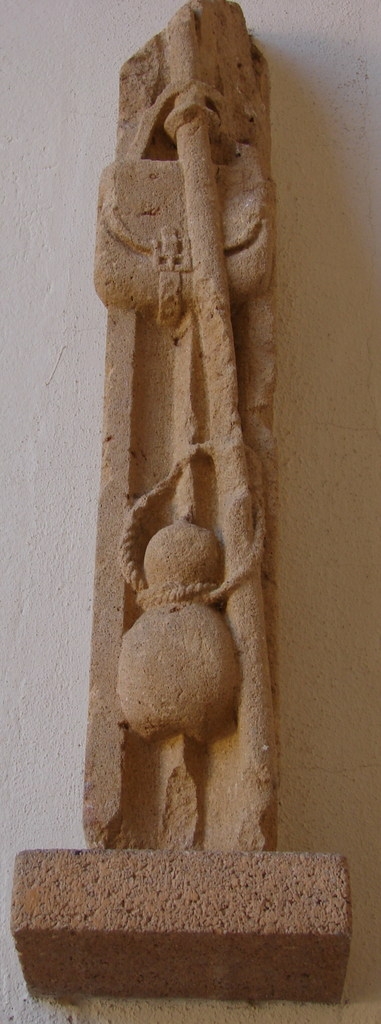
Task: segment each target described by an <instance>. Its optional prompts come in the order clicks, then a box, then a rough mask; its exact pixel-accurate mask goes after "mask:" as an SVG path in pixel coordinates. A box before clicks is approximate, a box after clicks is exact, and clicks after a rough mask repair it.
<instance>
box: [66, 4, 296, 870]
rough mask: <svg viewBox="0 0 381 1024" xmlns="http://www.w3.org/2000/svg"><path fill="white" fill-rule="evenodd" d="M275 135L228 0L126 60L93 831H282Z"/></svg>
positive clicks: (91, 756) (105, 280) (114, 239)
mask: <svg viewBox="0 0 381 1024" xmlns="http://www.w3.org/2000/svg"><path fill="white" fill-rule="evenodd" d="M268 134H269V129H268V109H267V86H266V70H265V68H264V64H263V60H262V58H260V56H259V54H258V52H257V51H256V50H255V48H254V47H253V45H252V43H251V41H250V39H249V37H248V35H247V32H246V28H245V24H244V20H243V17H242V13H241V11H240V9H239V8H238V7H236V6H235V5H231V4H228V3H227V2H226V0H205V2H203V3H202V4H198V3H191V4H189V5H187V6H186V7H184V8H182V9H181V10H180V11H179V12H178V14H177V15H176V16H175V17H174V18H173V20H172V21H171V23H170V25H169V27H168V29H167V32H166V33H162V34H161V35H160V36H158V37H156V39H154V40H153V41H152V42H151V43H150V44H148V46H147V47H146V48H145V49H144V50H143V51H141V53H140V54H138V55H137V57H135V58H133V59H132V60H131V61H129V62H128V63H127V65H125V67H124V68H123V70H122V75H121V109H120V121H119V132H118V147H117V155H116V162H115V164H114V165H113V166H112V167H110V168H107V169H106V171H105V172H104V175H103V179H102V183H101V188H100V203H99V218H98V237H97V258H96V272H95V280H96V287H97V290H98V292H99V294H100V296H101V298H102V299H103V301H104V302H105V304H106V305H107V306H108V307H109V354H108V361H110V366H109V367H108V373H107V375H106V401H105V409H106V412H105V418H106V423H105V436H106V440H105V449H106V451H105V458H104V472H103V488H102V501H101V510H100V523H99V544H98V556H97V567H98V573H97V581H96V595H95V625H94V658H93V671H92V701H91V703H92V713H91V717H90V726H89V738H88V754H87V783H86V788H87V801H86V822H87V830H88V837H89V840H90V842H93V843H94V842H95V843H96V844H98V843H101V844H104V845H106V846H109V845H112V846H115V845H117V846H128V847H138V848H139V847H145V846H148V847H149V848H155V847H172V846H175V847H176V846H177V847H180V848H181V847H184V848H186V847H196V848H202V849H233V850H234V849H241V850H245V849H246V850H247V849H258V850H259V849H264V848H270V849H271V848H273V847H274V845H275V774H276V773H275V742H274V726H273V708H272V696H271V686H270V676H269V668H268V654H267V639H266V623H265V615H264V606H263V593H262V578H263V566H264V557H265V556H264V543H265V537H266V536H267V545H268V550H267V565H266V566H265V572H266V575H267V579H268V580H269V579H270V587H271V573H272V566H271V564H270V563H271V541H272V536H271V532H272V515H273V510H272V502H273V500H274V483H273V477H274V471H273V461H274V460H273V445H272V438H271V433H270V431H269V424H268V412H269V406H270V397H271V385H272V378H273V352H272V338H271V326H272V316H271V279H272V269H273V186H272V183H271V179H270V169H269V139H268ZM112 350H113V351H114V355H111V354H110V353H111V351H112ZM115 351H116V352H117V365H116V364H115V362H114V359H115ZM111 362H112V366H111ZM116 378H119V379H116ZM120 378H121V379H120ZM117 395H118V396H119V397H117ZM118 403H121V406H122V413H121V411H120V409H117V408H116V406H117V405H118ZM263 410H264V412H265V415H263ZM121 415H122V417H123V423H121V421H120V416H121ZM115 419H116V423H115V422H114V421H115ZM123 515H124V519H123ZM266 519H267V523H266ZM266 530H267V531H268V532H267V534H266ZM117 546H119V557H118V553H117ZM122 574H123V575H122ZM105 577H106V578H105ZM123 577H124V581H123ZM268 588H269V584H268ZM269 604H270V602H268V607H267V612H268V613H270V615H271V609H270V607H269ZM105 619H108V620H109V627H108V629H105V628H104V626H102V622H103V624H104V621H105ZM267 631H268V633H270V634H271V623H270V625H268V630H267ZM105 718H107V723H106V728H105ZM104 732H106V742H105V738H104ZM102 733H103V735H102ZM107 733H108V736H107ZM107 739H108V742H107Z"/></svg>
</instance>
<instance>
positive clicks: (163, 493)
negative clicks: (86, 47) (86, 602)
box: [12, 0, 350, 1002]
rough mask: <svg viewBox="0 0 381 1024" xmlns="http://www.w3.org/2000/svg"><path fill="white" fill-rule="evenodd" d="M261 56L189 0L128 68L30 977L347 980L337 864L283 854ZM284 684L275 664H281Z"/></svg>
mask: <svg viewBox="0 0 381 1024" xmlns="http://www.w3.org/2000/svg"><path fill="white" fill-rule="evenodd" d="M269 149H270V140H269V115H268V86H267V73H266V67H265V64H264V61H263V59H262V57H261V56H260V54H259V52H258V50H257V49H256V47H255V46H254V44H253V43H252V41H251V39H250V37H249V36H248V34H247V32H246V28H245V23H244V20H243V17H242V13H241V11H240V8H239V7H238V6H237V5H236V4H231V3H228V2H227V0H191V2H190V3H188V4H187V5H186V6H185V7H184V8H182V9H181V10H180V11H179V12H178V14H177V15H176V16H175V17H174V18H173V19H172V21H171V22H170V24H169V26H168V28H167V30H166V31H165V32H162V33H161V34H160V35H159V36H157V37H156V38H155V39H153V40H151V42H150V43H148V44H147V46H146V47H144V49H143V50H141V51H140V53H138V54H137V55H136V56H135V57H133V58H132V59H131V60H129V61H128V62H127V64H126V65H125V67H124V68H123V69H122V73H121V88H120V115H119V127H118V143H117V153H116V160H115V163H114V164H113V165H112V167H109V168H107V169H106V171H105V172H104V175H103V177H102V181H101V188H100V199H99V213H98V235H97V255H96V270H95V280H96V287H97V290H98V292H99V295H100V296H101V298H102V299H103V301H104V302H105V303H106V306H107V307H108V310H109V316H108V340H107V353H106V390H105V422H104V443H103V463H102V483H101V499H100V506H99V522H98V544H97V558H96V579H95V591H94V630H93V646H92V667H91V687H90V711H89V728H88V742H87V755H86V784H85V827H86V834H87V839H88V843H89V845H90V846H92V847H94V849H92V850H90V851H86V850H84V851H77V850H75V851H73V850H64V851H60V850H57V851H54V850H47V851H25V852H24V853H22V854H19V856H18V858H17V861H16V869H15V881H14V895H13V912H12V913H13V916H12V927H13V932H14V936H15V941H16V944H17V947H18V951H19V954H20V958H21V961H22V966H23V970H24V974H25V978H26V980H27V983H28V985H29V987H30V989H31V991H32V992H34V993H36V994H42V995H45V994H50V995H55V996H58V997H72V996H73V995H78V994H79V995H86V994H91V995H111V996H117V997H121V996H122V997H123V996H126V997H128V996H148V997H156V996H181V997H195V996H196V997H201V998H202V997H205V998H221V999H257V1000H258V999H260V1000H262V999H295V1000H314V1001H320V1000H324V1001H327V1002H329V1001H335V1000H338V999H340V995H341V991H342V986H343V981H344V974H345V967H346V961H347V956H348V951H349V938H350V903H349V889H348V873H347V868H346V864H345V860H344V859H343V858H342V857H339V856H336V855H325V856H324V855H319V854H309V853H305V854H299V853H289V854H287V853H286V854H285V853H275V852H269V851H271V850H274V848H275V843H276V757H275V749H276V742H275V729H274V695H275V689H274V667H275V645H274V532H275V531H274V519H275V505H276V468H275V457H274V444H273V439H272V433H271V400H272V389H273V379H274V355H273V326H272V325H273V313H272V283H273V248H274V191H273V185H272V182H271V177H270V163H269ZM269 663H270V667H271V676H272V679H273V686H271V682H270V670H269Z"/></svg>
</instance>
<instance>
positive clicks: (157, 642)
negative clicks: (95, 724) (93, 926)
mask: <svg viewBox="0 0 381 1024" xmlns="http://www.w3.org/2000/svg"><path fill="white" fill-rule="evenodd" d="M220 562H221V556H220V550H219V545H218V542H217V539H216V537H215V536H214V534H213V533H212V532H211V531H210V530H205V529H203V528H202V527H199V526H196V525H194V524H190V523H188V522H187V521H186V520H179V521H178V522H176V523H174V524H173V525H171V526H168V527H165V528H164V529H162V530H159V531H158V532H157V533H156V534H155V535H154V536H153V537H152V539H151V540H150V542H149V544H148V546H147V549H146V553H145V558H144V571H145V577H146V580H147V584H148V593H150V594H151V600H152V602H153V604H152V606H151V607H149V608H148V609H147V611H145V612H144V613H143V615H142V616H141V617H140V618H139V619H138V620H137V622H136V623H135V625H134V626H133V627H132V628H131V629H130V630H129V631H128V632H127V633H125V635H124V637H123V642H122V648H121V654H120V659H119V673H118V695H119V698H120V702H121V706H122V711H123V714H124V716H125V720H126V722H127V723H128V725H129V727H130V728H131V729H133V730H134V731H135V732H137V733H138V734H139V735H140V736H143V737H144V738H146V739H151V738H161V739H163V738H165V737H167V736H171V735H176V734H178V733H182V734H184V735H185V736H188V737H189V738H192V739H195V740H198V741H199V742H200V743H205V742H207V741H210V740H212V739H214V738H215V737H217V736H219V735H220V734H221V733H223V732H226V730H227V729H228V728H229V726H230V727H231V725H232V723H233V720H234V706H235V697H236V693H237V688H238V682H239V673H238V665H237V658H236V655H235V652H234V647H233V641H232V637H231V634H230V631H229V629H228V627H227V625H226V623H225V621H224V618H223V615H222V613H221V611H219V610H216V609H215V608H211V607H207V606H206V605H205V604H204V603H203V601H204V600H205V598H207V597H208V595H209V594H210V592H211V591H212V590H213V589H215V587H216V585H217V580H218V576H219V574H220Z"/></svg>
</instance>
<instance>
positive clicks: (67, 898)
mask: <svg viewBox="0 0 381 1024" xmlns="http://www.w3.org/2000/svg"><path fill="white" fill-rule="evenodd" d="M12 930H13V934H14V938H15V942H16V946H17V949H18V952H19V956H20V959H21V963H22V968H23V971H24V976H25V979H26V982H27V984H28V987H29V989H30V990H31V992H32V993H33V994H35V995H50V996H55V997H56V998H63V997H65V998H68V997H70V996H72V997H74V996H78V995H82V996H84V995H92V996H109V997H122V998H123V997H124V998H126V997H148V998H157V997H165V998H169V997H180V998H198V999H250V1000H268V999H289V1000H294V1001H296V1000H297V1001H299V1000H301V1001H313V1002H337V1001H339V1000H340V997H341V992H342V987H343V983H344V976H345V969H346V964H347V958H348V953H349V943H350V895H349V881H348V871H347V866H346V862H345V860H344V858H342V857H339V856H336V855H330V854H309V853H306V854H303V853H302V854H299V853H202V852H193V851H192V852H176V851H154V852H151V851H133V850H122V851H116V850H110V851H103V850H102V851H99V850H94V851H88V850H85V851H77V850H48V851H38V850H36V851H26V852H24V853H20V854H19V855H18V857H17V859H16V867H15V879H14V891H13V907H12Z"/></svg>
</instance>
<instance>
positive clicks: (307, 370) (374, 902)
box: [267, 41, 381, 1001]
mask: <svg viewBox="0 0 381 1024" xmlns="http://www.w3.org/2000/svg"><path fill="white" fill-rule="evenodd" d="M336 45H337V41H336ZM287 48H288V47H285V50H286V49H287ZM316 49H318V47H316ZM306 50H307V46H306ZM267 57H268V60H269V63H270V71H271V82H272V117H273V174H274V178H275V181H276V183H277V188H278V214H277V224H278V310H279V318H278V391H277V399H276V402H277V405H276V434H277V440H278V446H279V466H280V511H279V525H280V551H279V555H280V570H279V602H280V644H279V647H280V678H279V692H280V717H281V759H280V772H281V790H280V835H279V846H280V848H281V849H292V850H296V849H299V850H303V849H305V850H316V851H319V850H320V851H338V852H342V853H345V854H346V855H347V856H348V858H349V862H350V870H351V881H352V889H353V914H354V932H353V943H352V953H351V960H350V968H349V971H348V978H347V986H346V996H347V998H348V999H349V1000H350V1001H357V1000H361V999H375V998H376V997H377V996H379V995H380V994H381V977H380V970H379V962H378V957H377V950H379V949H380V948H381V902H380V893H381V859H380V828H379V794H380V791H381V758H380V754H379V740H378V733H379V727H380V718H381V713H380V702H379V682H378V678H379V672H378V664H379V640H378V631H379V627H378V609H379V607H380V601H381V583H380V573H379V564H380V556H381V535H380V529H379V525H378V509H379V506H380V500H381V480H380V471H379V458H380V441H381V435H380V431H379V426H378V424H377V408H376V403H375V387H374V373H375V372H376V369H377V367H376V365H375V363H376V359H377V353H378V349H379V346H377V329H376V324H377V323H379V322H380V312H381V310H380V288H379V286H378V288H377V282H376V280H375V271H374V266H373V264H372V255H373V254H372V249H371V248H370V244H369V243H370V239H371V223H370V217H369V196H368V194H367V182H368V167H367V151H366V147H365V139H366V123H365V117H366V103H365V101H364V103H362V102H361V97H362V96H363V95H365V93H366V67H365V66H360V70H359V66H358V61H357V64H356V58H355V54H354V56H353V68H354V71H353V75H354V78H355V76H356V75H357V80H355V81H354V86H353V82H352V83H351V87H354V88H355V89H357V93H358V95H357V119H356V108H355V109H354V113H353V115H352V114H351V109H350V101H351V96H350V95H348V97H347V98H346V100H345V102H344V104H342V107H341V112H342V117H343V119H342V121H340V119H339V114H340V102H339V101H340V95H338V93H337V91H336V92H335V89H333V88H332V83H333V84H334V83H335V78H337V74H336V75H335V68H334V67H333V66H332V68H331V83H330V84H331V89H330V88H329V86H328V87H327V89H325V90H324V92H325V95H320V94H319V92H318V91H317V90H314V88H313V84H311V78H309V77H307V75H306V76H305V77H303V76H302V75H300V74H299V73H298V74H296V73H295V70H294V67H293V66H291V64H290V63H287V62H286V61H285V60H284V59H283V57H282V55H281V54H280V53H279V51H275V50H274V51H272V50H270V51H268V52H267ZM346 59H347V60H348V55H347V58H346ZM329 81H330V80H329V77H328V82H329ZM312 82H313V76H312ZM336 84H337V83H336ZM351 87H350V88H351ZM378 359H380V356H379V355H378ZM378 372H380V363H379V364H378Z"/></svg>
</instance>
